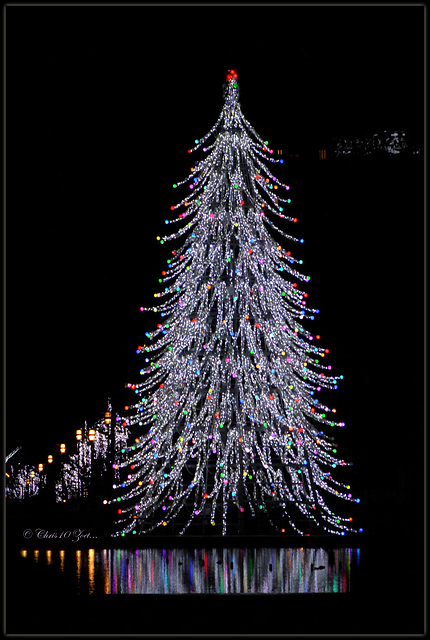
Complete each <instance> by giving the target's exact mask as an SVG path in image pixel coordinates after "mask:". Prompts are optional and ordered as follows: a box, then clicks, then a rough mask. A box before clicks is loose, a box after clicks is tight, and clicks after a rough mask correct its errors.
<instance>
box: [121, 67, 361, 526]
mask: <svg viewBox="0 0 430 640" xmlns="http://www.w3.org/2000/svg"><path fill="white" fill-rule="evenodd" d="M238 98H239V88H238V83H237V74H236V73H235V72H234V71H230V72H229V73H228V75H227V83H226V91H225V104H224V107H223V109H222V112H221V115H220V117H219V118H218V120H217V122H216V124H215V125H214V126H213V127H212V129H211V130H210V131H209V132H208V133H207V134H206V135H205V136H204V137H203V138H201V139H199V140H195V146H194V147H193V148H192V149H189V150H188V152H189V153H192V152H195V151H197V150H200V151H202V152H203V154H205V157H204V158H203V159H201V160H199V161H196V162H195V166H193V167H192V168H191V170H190V175H189V176H188V177H187V178H186V179H185V180H183V181H182V182H179V183H178V184H174V185H173V188H174V189H176V188H180V187H181V186H183V185H184V187H185V186H186V185H187V186H188V191H187V193H186V195H185V197H183V198H182V200H181V201H180V202H179V203H178V204H176V205H174V206H172V207H171V210H172V211H176V210H179V215H178V217H176V218H175V219H174V220H166V221H165V223H166V225H171V224H179V225H180V228H179V230H177V231H176V232H174V233H172V234H171V235H165V236H163V237H160V236H159V237H158V238H157V239H158V240H159V241H160V243H161V244H164V243H165V242H166V241H168V240H173V241H175V240H178V239H179V238H183V244H182V247H181V248H180V249H175V250H172V251H171V253H170V257H169V259H168V260H167V266H166V269H165V271H163V272H162V278H161V279H160V280H159V282H160V283H162V285H163V290H162V291H161V292H160V293H156V294H154V297H155V298H156V299H157V300H156V306H154V307H150V308H144V307H141V310H142V311H153V312H156V313H157V314H158V315H159V316H160V323H159V324H158V325H157V329H156V330H154V331H153V332H151V333H146V336H147V338H148V344H145V345H143V346H141V347H139V348H138V350H139V351H140V352H142V354H143V356H144V359H145V364H144V367H143V368H142V370H141V371H140V373H141V374H142V376H143V378H144V381H143V382H140V383H139V384H128V385H127V386H128V387H130V388H131V389H133V390H134V392H135V394H136V395H137V398H136V401H135V402H134V403H133V404H130V406H129V407H126V410H127V417H126V418H124V425H127V426H128V427H129V428H130V429H132V430H134V433H135V435H136V436H138V437H136V438H135V441H134V443H133V445H132V446H129V447H128V448H127V451H126V458H125V459H124V461H123V462H121V463H120V464H119V465H118V466H119V468H120V470H121V469H122V473H123V477H124V480H123V482H122V483H121V484H119V485H117V486H114V489H118V495H117V497H116V498H115V499H114V500H113V501H111V502H114V503H115V505H116V507H117V509H118V516H117V521H116V522H117V530H116V532H115V535H126V534H127V533H130V532H133V533H149V532H151V531H154V530H156V529H157V530H158V528H159V529H160V531H163V527H165V529H164V531H165V532H167V531H170V532H176V533H179V534H182V533H184V532H185V531H186V530H187V529H188V527H189V526H190V525H191V524H192V523H197V522H201V523H202V524H205V523H207V525H208V526H207V529H209V531H212V532H214V533H217V532H218V533H221V534H222V535H225V534H226V533H228V532H229V531H232V532H235V533H237V532H239V533H243V532H250V531H252V526H251V525H252V523H253V522H254V523H255V522H256V521H260V522H261V521H262V520H263V521H265V522H270V523H271V524H272V525H273V526H274V527H275V530H277V531H279V532H290V533H299V534H303V535H304V534H307V533H317V532H321V533H322V532H326V533H334V534H340V535H344V533H345V532H347V531H355V530H354V529H353V528H352V525H351V521H352V518H350V517H341V516H339V515H336V514H335V513H334V512H333V511H332V508H331V506H329V504H328V502H326V499H327V495H330V494H331V495H332V496H336V497H338V498H343V499H344V500H346V501H352V502H359V499H356V498H353V496H352V494H351V493H350V487H349V485H346V484H344V483H343V482H341V481H339V480H336V479H335V478H334V477H332V472H333V469H334V468H336V467H339V466H345V465H347V463H346V462H345V461H343V460H339V459H338V458H337V457H336V455H335V454H336V453H337V450H336V448H334V445H333V438H332V437H330V436H327V435H326V434H325V433H324V432H323V431H322V430H321V427H328V428H331V427H335V426H337V427H343V426H344V423H342V422H336V421H335V419H336V416H335V415H334V414H335V412H336V410H335V409H333V408H329V407H327V406H325V405H324V404H323V403H322V402H321V401H319V400H318V397H317V395H316V394H317V393H318V392H320V391H321V390H322V389H323V388H325V389H337V385H338V380H339V379H341V378H342V376H337V377H334V376H332V375H331V366H329V365H326V364H325V356H326V354H327V353H328V349H324V348H322V347H320V346H319V336H318V335H315V334H313V333H312V332H310V331H309V330H308V329H307V328H305V327H304V326H302V324H301V321H302V320H305V319H306V320H314V318H315V316H316V314H318V312H319V311H318V309H309V308H308V307H307V304H306V302H307V300H306V298H307V293H305V292H304V291H303V290H302V289H301V287H300V286H299V283H300V282H304V283H306V282H308V281H309V276H307V275H303V274H302V273H301V271H300V270H299V269H298V267H299V266H300V265H302V260H297V259H296V258H294V257H293V255H292V252H291V250H290V248H291V247H292V245H293V244H295V243H299V244H300V243H302V242H303V239H300V240H297V239H296V238H294V237H293V236H292V235H290V234H288V233H286V232H285V231H284V230H283V229H281V228H279V227H277V226H276V225H275V224H274V222H273V219H276V218H280V219H281V220H282V221H283V222H284V223H291V224H292V225H293V224H294V223H295V222H297V220H296V218H293V217H291V216H290V215H288V213H287V211H286V209H288V206H289V205H290V203H291V199H290V197H289V196H290V193H289V191H290V187H289V186H288V185H285V184H282V183H281V182H280V181H279V180H278V178H277V177H276V176H275V175H274V174H273V173H272V171H271V170H270V169H269V168H268V163H274V164H277V163H283V160H282V159H275V158H273V150H272V149H269V146H268V142H267V141H263V140H262V138H260V136H259V135H258V134H257V133H256V131H255V130H254V129H253V128H252V126H251V125H250V123H249V122H248V121H247V120H246V119H245V117H244V116H243V114H242V111H241V107H240V104H239V100H238ZM284 207H285V208H284ZM278 224H279V223H278ZM274 231H275V232H276V233H277V234H278V235H280V236H282V237H283V238H284V240H283V243H284V244H285V246H282V245H281V244H279V242H278V241H277V240H275V239H274V237H273V236H274V235H275V234H274V233H273V232H274ZM132 432H133V431H132ZM324 496H326V497H324ZM330 499H331V498H330V497H329V498H328V500H330ZM209 525H211V526H212V529H211V526H209ZM205 526H206V525H205Z"/></svg>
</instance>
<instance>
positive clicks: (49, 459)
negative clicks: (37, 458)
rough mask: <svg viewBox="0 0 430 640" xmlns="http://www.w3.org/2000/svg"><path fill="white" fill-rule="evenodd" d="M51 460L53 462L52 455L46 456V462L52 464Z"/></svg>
mask: <svg viewBox="0 0 430 640" xmlns="http://www.w3.org/2000/svg"><path fill="white" fill-rule="evenodd" d="M53 462H54V458H53V456H51V455H49V456H48V464H52V463H53Z"/></svg>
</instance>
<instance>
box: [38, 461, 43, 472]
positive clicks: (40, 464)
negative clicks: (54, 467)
mask: <svg viewBox="0 0 430 640" xmlns="http://www.w3.org/2000/svg"><path fill="white" fill-rule="evenodd" d="M39 471H43V464H42V463H41V462H40V463H39Z"/></svg>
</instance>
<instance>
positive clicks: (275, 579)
mask: <svg viewBox="0 0 430 640" xmlns="http://www.w3.org/2000/svg"><path fill="white" fill-rule="evenodd" d="M21 555H23V556H24V557H27V558H29V559H31V560H33V562H37V563H38V564H40V563H41V562H46V564H50V565H52V564H54V565H55V564H56V565H57V566H58V567H59V568H60V570H61V571H65V570H67V571H68V572H72V573H73V574H74V579H75V582H76V588H77V592H78V593H81V594H93V593H103V594H151V593H152V594H177V593H178V594H179V593H182V594H190V593H204V594H207V593H219V594H222V593H225V594H231V593H242V594H244V593H258V594H262V593H346V592H349V591H350V590H351V582H352V576H353V574H354V571H355V570H356V569H357V567H358V566H359V564H360V550H359V549H347V548H341V549H330V550H328V549H327V550H326V549H309V548H293V549H279V548H254V549H247V548H221V549H219V548H208V549H205V548H202V549H176V548H175V549H87V550H64V549H61V550H43V551H42V550H40V551H39V550H22V551H21ZM45 555H46V558H45ZM65 568H66V569H65Z"/></svg>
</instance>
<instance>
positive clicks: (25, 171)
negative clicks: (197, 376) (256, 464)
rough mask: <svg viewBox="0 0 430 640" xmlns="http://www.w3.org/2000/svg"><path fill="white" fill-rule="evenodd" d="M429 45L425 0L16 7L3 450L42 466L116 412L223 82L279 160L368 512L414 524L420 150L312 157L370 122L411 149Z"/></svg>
mask: <svg viewBox="0 0 430 640" xmlns="http://www.w3.org/2000/svg"><path fill="white" fill-rule="evenodd" d="M423 36H424V7H419V6H418V7H416V6H401V7H400V6H389V5H388V6H386V7H372V6H367V7H365V6H337V7H323V6H321V7H315V6H313V7H310V6H302V7H291V6H283V7H281V6H269V5H268V6H259V7H258V6H257V7H256V6H243V7H241V6H239V7H238V6H236V7H229V6H224V7H221V6H216V7H205V6H194V7H147V6H98V7H89V6H82V7H78V6H69V7H66V6H57V7H54V6H51V7H31V6H28V7H19V6H14V5H10V6H8V7H7V9H6V133H7V137H6V142H7V146H6V187H7V200H6V204H7V207H6V255H7V263H6V264H7V278H6V284H7V296H6V303H7V305H6V323H7V324H6V327H7V343H6V347H7V352H6V355H7V360H6V362H7V369H6V374H7V375H6V400H7V425H6V450H7V452H9V451H11V450H12V449H13V448H14V447H15V446H17V445H22V446H23V451H22V456H23V459H27V460H28V461H29V462H31V463H34V464H36V463H37V462H39V461H41V459H45V457H46V454H47V453H52V452H53V451H54V450H55V446H56V445H57V444H58V443H59V442H63V441H65V442H67V443H70V445H72V444H73V442H74V431H75V429H77V428H81V427H82V426H83V423H84V421H85V420H87V421H88V423H89V424H91V422H93V421H94V420H96V419H98V418H99V417H101V415H102V412H103V411H104V410H105V407H106V401H107V398H108V397H109V396H110V397H112V399H113V401H114V402H115V403H116V406H117V407H121V406H122V404H121V403H122V402H123V403H124V404H125V403H126V401H124V400H123V398H124V385H125V383H127V382H128V381H135V380H138V377H139V376H138V372H139V369H140V366H141V360H140V359H139V358H138V357H137V356H136V355H135V350H136V347H137V345H139V344H141V343H142V342H143V340H144V334H145V331H148V330H150V329H152V328H153V325H154V319H153V318H152V317H151V314H142V313H140V312H139V307H140V306H141V305H144V306H145V305H151V304H152V302H153V293H154V291H157V290H158V277H159V274H160V271H161V269H162V267H163V266H164V265H165V260H166V259H167V257H168V253H169V251H170V247H169V246H163V247H160V245H159V243H157V242H156V240H155V237H156V235H158V233H164V219H165V218H167V217H169V214H170V210H169V207H170V205H171V204H174V203H175V202H176V201H177V198H178V196H177V193H175V192H174V191H173V189H172V184H173V183H174V182H176V181H179V180H181V179H183V178H184V177H185V176H186V175H187V174H188V171H189V167H190V166H191V165H190V156H188V154H187V149H188V148H189V147H190V146H192V145H193V141H194V139H195V138H200V137H202V136H203V135H204V134H205V133H206V132H207V131H208V130H209V129H210V128H211V126H212V125H213V124H214V122H215V121H216V119H217V117H218V115H219V112H220V110H221V108H222V104H223V91H222V85H223V82H224V77H225V73H226V71H227V69H229V68H235V69H236V70H237V71H238V73H239V84H240V90H241V98H240V99H241V105H242V109H243V112H244V115H245V116H246V117H247V119H248V120H249V121H250V122H251V124H252V125H253V126H254V127H255V129H256V130H257V131H258V132H259V133H260V135H262V137H263V138H264V139H267V140H269V142H270V145H271V146H272V147H273V148H274V149H275V150H276V149H280V148H281V149H283V157H284V158H285V160H286V161H285V163H284V165H283V167H282V171H279V177H280V179H281V180H282V181H284V182H287V183H288V182H289V183H290V184H291V186H292V191H291V193H292V198H293V201H294V203H295V205H294V206H295V208H296V209H295V210H296V212H297V217H298V218H299V224H298V228H297V235H298V236H299V237H304V238H305V244H304V245H303V248H302V246H301V245H300V250H298V249H297V248H295V254H297V257H300V256H299V255H298V253H299V251H301V252H302V257H303V259H304V260H305V265H304V270H305V272H306V273H308V274H309V275H311V277H312V280H311V283H310V285H309V292H310V297H309V304H310V305H311V306H316V307H319V308H320V309H321V313H320V315H319V316H318V325H317V321H315V323H313V325H312V327H311V328H312V329H313V330H314V331H315V332H317V331H318V332H319V333H321V336H322V342H323V343H324V344H325V346H327V347H329V348H330V363H331V364H332V366H333V370H334V371H335V372H336V373H339V374H340V373H343V374H344V376H345V380H344V382H343V384H342V386H341V387H340V390H339V391H338V392H337V395H336V394H334V397H333V394H332V396H331V397H330V400H329V399H327V400H328V402H331V403H332V405H333V406H335V407H337V409H338V416H339V419H342V420H344V421H345V423H346V425H347V428H346V429H345V430H343V431H342V432H341V433H340V434H339V443H341V448H340V454H341V455H344V456H345V458H347V459H348V460H352V461H353V462H354V467H353V469H352V470H351V473H352V481H351V484H352V485H353V489H356V493H358V494H360V495H362V496H363V497H364V499H363V500H362V507H363V513H362V519H363V520H364V522H365V523H366V524H367V525H368V526H369V527H370V528H372V529H373V530H376V531H379V529H381V530H387V531H388V530H390V531H391V530H393V529H396V528H398V529H399V530H401V531H404V532H411V531H415V530H417V529H418V530H421V523H422V494H423V490H422V477H423V410H422V408H423V392H422V390H423V383H422V378H423V366H422V360H423V359H422V352H423V331H422V329H423V323H422V318H423V304H422V297H423V293H422V292H423V287H422V279H423V254H424V251H423V160H422V155H421V156H416V157H403V156H402V157H386V158H380V159H379V160H374V159H373V160H372V159H363V158H362V159H357V160H355V161H352V160H350V161H348V160H346V159H344V160H342V159H338V160H335V159H333V158H329V159H328V160H327V161H319V160H318V150H319V149H321V148H325V147H326V146H328V145H329V144H330V141H332V140H333V138H334V137H335V136H342V135H345V136H347V135H351V136H360V135H364V134H366V133H370V134H372V133H374V132H377V131H381V130H384V129H386V130H390V129H393V130H394V129H397V130H401V129H403V130H405V131H406V132H407V135H408V140H409V141H410V142H411V143H412V142H413V143H414V144H416V145H418V146H421V148H423V118H424V103H423V100H424V79H423V78H424V76H423V73H424V71H423V53H424V37H423ZM289 154H291V156H293V157H290V158H289V157H288V155H289ZM296 155H297V156H299V157H296ZM192 162H194V156H193V160H192ZM294 231H296V228H295V229H294ZM154 317H155V314H154ZM39 457H40V458H41V459H40V460H39Z"/></svg>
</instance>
